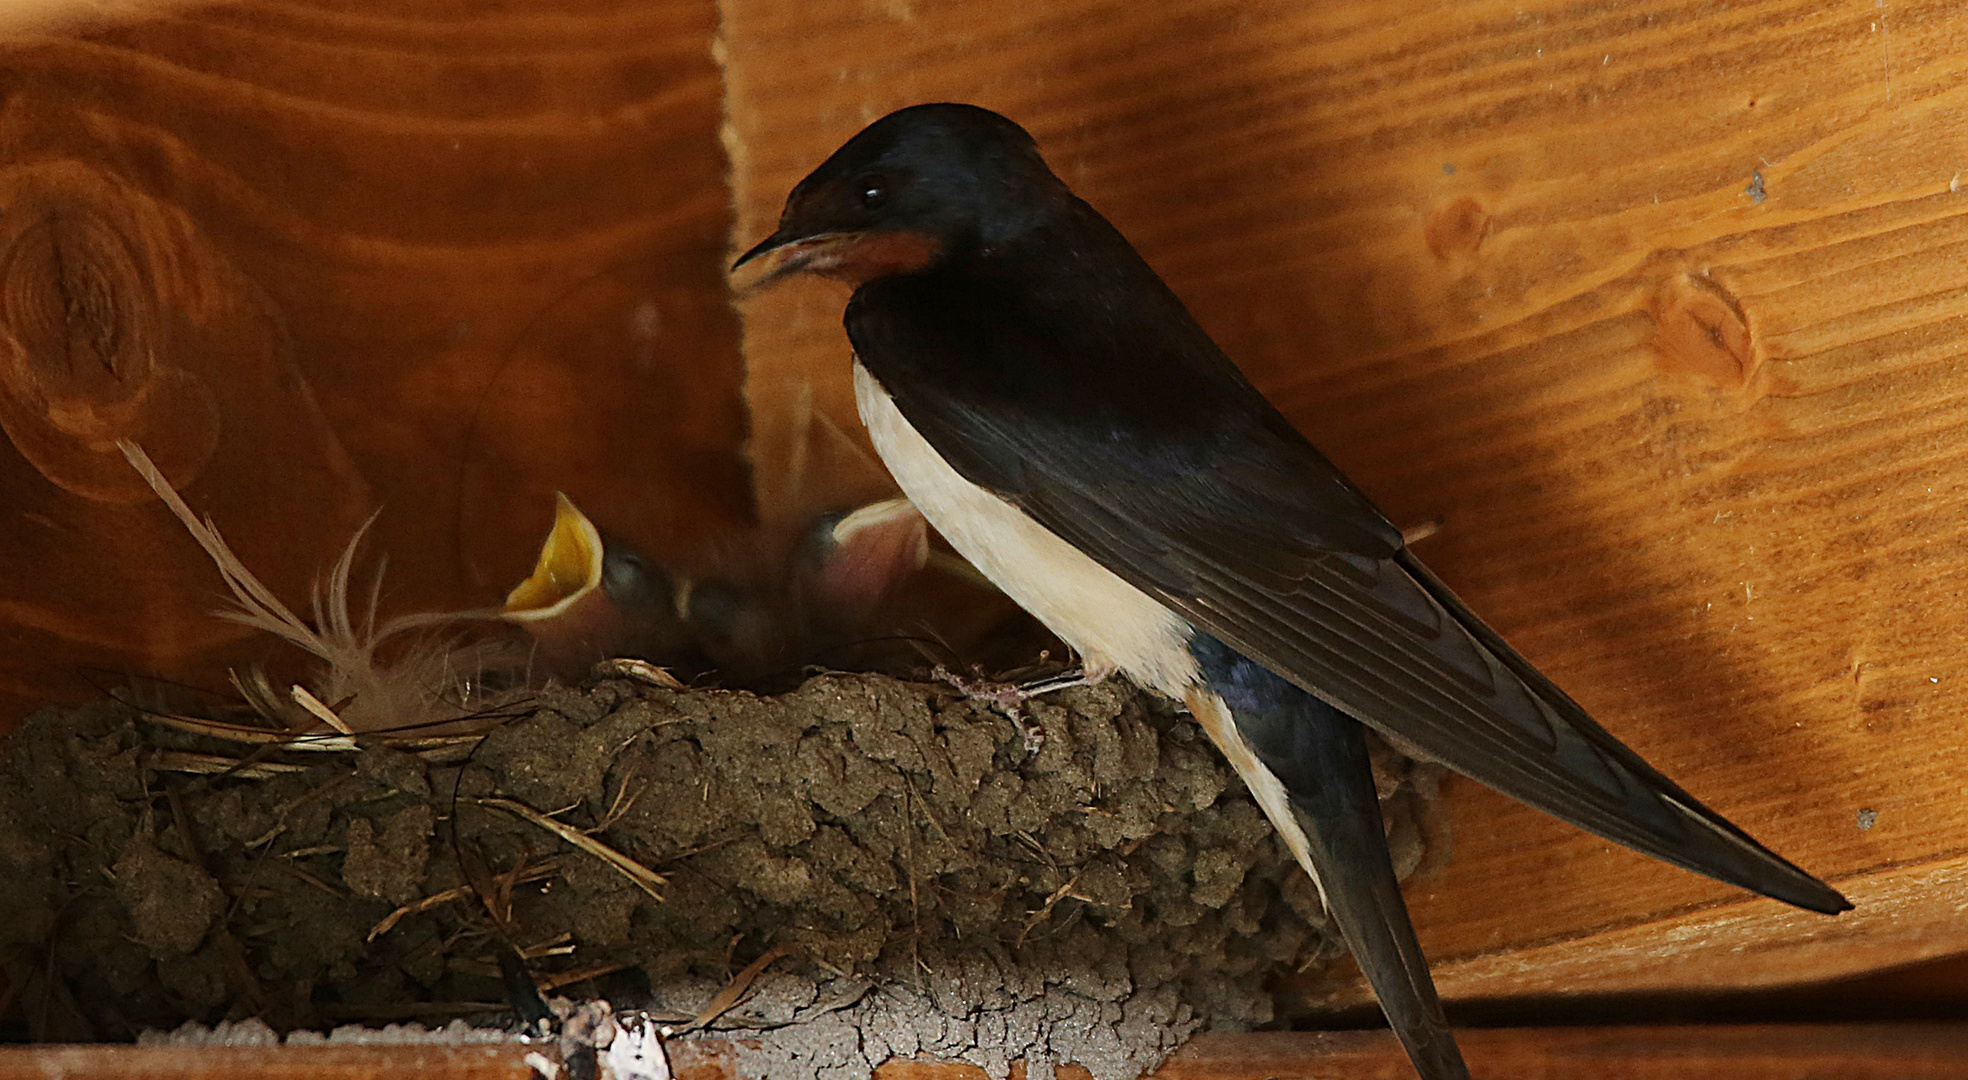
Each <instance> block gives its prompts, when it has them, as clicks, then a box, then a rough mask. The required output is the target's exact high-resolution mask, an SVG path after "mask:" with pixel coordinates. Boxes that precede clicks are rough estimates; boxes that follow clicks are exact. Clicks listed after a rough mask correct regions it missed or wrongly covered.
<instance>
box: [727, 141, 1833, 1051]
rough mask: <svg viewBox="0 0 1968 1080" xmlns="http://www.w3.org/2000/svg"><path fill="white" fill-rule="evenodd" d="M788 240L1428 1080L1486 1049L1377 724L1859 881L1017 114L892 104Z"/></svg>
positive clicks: (876, 390)
mask: <svg viewBox="0 0 1968 1080" xmlns="http://www.w3.org/2000/svg"><path fill="white" fill-rule="evenodd" d="M769 253H770V254H773V255H775V257H776V258H775V261H776V265H775V266H773V267H772V269H771V270H770V271H769V273H767V274H766V275H765V277H764V278H763V279H761V281H760V284H763V283H765V282H767V281H771V280H777V279H778V278H782V277H785V276H787V275H789V274H792V273H798V272H802V271H804V272H812V273H818V274H822V275H826V276H829V277H833V278H837V279H841V280H844V281H846V282H848V283H850V284H852V285H853V286H854V287H855V288H854V295H853V298H852V299H851V300H849V301H848V305H847V314H846V325H847V335H848V339H849V341H850V342H851V343H852V344H853V347H854V353H855V363H854V387H855V393H856V397H857V401H858V404H859V408H860V412H861V418H862V420H863V421H864V422H865V423H866V424H867V427H868V433H869V436H870V437H871V439H872V441H873V443H874V445H875V449H876V450H877V451H878V452H879V453H880V454H881V457H882V460H883V461H884V462H885V463H886V464H887V465H888V468H889V470H890V472H892V473H893V474H894V477H895V480H896V482H897V483H898V484H899V485H900V486H901V488H902V490H903V491H904V492H905V493H907V494H908V496H909V498H910V499H911V500H912V501H913V502H914V503H915V504H916V506H918V507H920V508H921V510H922V512H923V514H924V515H925V516H926V517H927V518H928V519H929V521H930V523H931V524H933V525H935V526H936V528H937V529H938V530H939V531H941V532H942V534H943V535H944V537H945V538H946V539H948V540H949V542H950V543H951V544H952V545H953V546H954V547H955V548H956V549H957V550H958V551H959V552H961V553H962V554H963V555H964V556H966V557H967V558H969V559H970V560H971V561H972V562H973V563H975V564H976V565H977V567H978V568H979V569H980V570H982V571H983V572H984V573H985V574H986V575H987V576H988V577H990V579H991V580H992V581H994V582H995V583H996V584H997V585H998V587H999V588H1001V589H1002V590H1004V592H1005V593H1006V594H1008V595H1009V596H1011V597H1012V598H1013V599H1014V600H1016V601H1017V602H1018V603H1019V604H1021V605H1022V606H1023V607H1025V608H1026V609H1027V610H1028V611H1030V612H1031V613H1032V614H1033V615H1036V616H1037V617H1038V618H1039V620H1040V621H1042V622H1044V623H1045V624H1046V625H1047V626H1048V627H1049V628H1051V630H1052V631H1053V632H1054V633H1056V634H1057V635H1058V636H1059V637H1060V638H1061V639H1062V640H1063V641H1065V642H1066V643H1067V644H1068V645H1070V646H1072V647H1073V648H1074V649H1075V650H1077V651H1078V652H1079V653H1080V655H1081V657H1082V659H1083V660H1084V662H1085V664H1086V667H1087V668H1088V669H1089V671H1090V672H1092V673H1094V674H1100V673H1105V672H1112V671H1120V672H1123V673H1125V674H1126V675H1127V676H1128V677H1129V678H1130V679H1132V680H1133V681H1135V682H1136V683H1138V684H1140V685H1142V686H1144V687H1147V688H1149V689H1152V690H1154V691H1157V692H1159V693H1162V694H1165V695H1168V696H1169V697H1172V698H1175V699H1178V700H1181V701H1184V702H1186V703H1187V704H1188V706H1189V708H1190V710H1191V711H1192V712H1193V713H1194V714H1195V716H1196V718H1197V720H1199V721H1200V722H1201V723H1202V726H1203V727H1204V729H1205V730H1206V731H1207V732H1208V733H1209V736H1210V738H1211V739H1212V740H1214V742H1215V743H1216V745H1217V746H1218V748H1220V749H1221V750H1222V751H1223V754H1224V756H1225V757H1227V758H1228V759H1229V760H1230V762H1231V764H1232V765H1234V766H1235V767H1236V769H1237V772H1238V774H1239V775H1241V776H1242V777H1243V779H1244V782H1245V784H1246V785H1248V786H1249V788H1250V790H1251V793H1252V794H1253V795H1254V796H1255V797H1256V799H1257V801H1258V803H1259V804H1260V805H1261V806H1262V807H1263V808H1264V811H1265V813H1266V814H1267V815H1268V816H1269V817H1270V819H1271V822H1272V824H1273V825H1275V826H1276V827H1277V829H1278V831H1279V833H1281V834H1282V835H1283V838H1284V841H1285V845H1286V846H1287V847H1288V848H1289V849H1290V850H1291V852H1292V855H1293V856H1294V857H1295V858H1296V859H1297V861H1298V863H1299V864H1300V865H1301V866H1303V867H1304V868H1305V871H1306V872H1307V873H1308V874H1310V875H1311V876H1312V878H1313V880H1314V881H1315V882H1317V883H1318V885H1319V891H1320V894H1321V895H1322V896H1323V898H1324V899H1325V902H1326V907H1327V908H1328V910H1329V911H1330V912H1331V914H1332V916H1333V919H1334V921H1335V923H1336V924H1337V925H1338V927H1339V930H1340V933H1341V934H1342V935H1343V937H1344V938H1345V940H1346V941H1347V943H1348V944H1349V945H1350V946H1351V947H1352V950H1353V953H1354V955H1355V956H1356V957H1357V958H1358V959H1359V962H1360V966H1361V968H1362V969H1363V971H1364V972H1365V973H1366V976H1367V979H1368V981H1369V982H1370V983H1371V984H1372V985H1373V988H1374V992H1375V994H1376V995H1377V996H1378V997H1379V999H1380V1003H1381V1007H1382V1010H1383V1011H1384V1012H1385V1013H1386V1014H1387V1018H1388V1020H1389V1022H1390V1023H1391V1024H1392V1026H1393V1028H1394V1031H1395V1033H1396V1034H1397V1035H1398V1036H1399V1037H1400V1039H1401V1041H1402V1043H1403V1044H1404V1045H1405V1046H1406V1049H1407V1052H1408V1056H1409V1058H1410V1060H1412V1062H1413V1063H1414V1066H1415V1069H1416V1070H1417V1071H1418V1072H1419V1073H1420V1074H1421V1075H1422V1076H1423V1077H1425V1078H1427V1080H1448V1078H1453V1077H1466V1076H1467V1075H1468V1071H1467V1069H1466V1067H1465V1066H1464V1064H1463V1061H1462V1057H1461V1053H1460V1051H1458V1049H1457V1048H1456V1044H1455V1040H1454V1037H1453V1036H1452V1035H1451V1033H1450V1031H1449V1028H1448V1024H1447V1023H1446V1021H1445V1020H1444V1019H1443V1016H1442V1009H1441V1004H1440V1002H1439V1000H1438V999H1437V997H1436V993H1435V987H1434V983H1433V980H1432V979H1431V977H1430V975H1429V972H1428V965H1427V961H1426V960H1425V959H1424V958H1423V956H1422V954H1421V949H1420V947H1419V945H1418V944H1417V942H1416V940H1415V934H1414V928H1413V926H1412V925H1411V924H1410V922H1409V920H1408V914H1407V909H1406V905H1405V904H1404V903H1403V901H1402V899H1401V893H1400V891H1399V888H1398V886H1397V884H1396V881H1395V877H1394V869H1393V866H1392V865H1391V863H1390V860H1389V857H1388V851H1387V845H1386V841H1385V838H1384V834H1383V832H1382V827H1381V820H1380V810H1379V803H1378V801H1377V800H1376V798H1375V795H1374V787H1373V781H1372V776H1371V773H1370V771H1369V768H1368V764H1367V747H1366V742H1365V740H1364V738H1363V735H1364V733H1363V731H1362V727H1361V725H1363V724H1364V725H1366V726H1367V727H1371V728H1374V729H1375V730H1377V731H1380V732H1382V733H1383V734H1385V735H1386V736H1388V737H1389V739H1390V740H1392V741H1393V742H1394V743H1395V744H1396V745H1398V746H1401V747H1404V748H1412V749H1413V750H1414V751H1415V752H1417V753H1419V754H1420V755H1423V756H1426V757H1429V758H1432V759H1434V760H1437V761H1440V762H1442V763H1444V764H1446V765H1448V766H1449V767H1450V768H1452V769H1455V770H1456V771H1457V772H1460V773H1463V774H1464V775H1466V776H1469V777H1471V778H1473V779H1475V780H1477V781H1480V782H1482V783H1484V784H1487V785H1489V786H1490V787H1493V788H1495V789H1497V790H1499V791H1501V792H1503V793H1505V794H1507V795H1510V796H1512V797H1514V798H1517V799H1520V800H1522V801H1523V802H1526V803H1529V804H1530V805H1532V806H1535V807H1537V808H1538V809H1540V810H1543V811H1545V812H1546V813H1549V814H1552V815H1554V816H1556V817H1559V818H1562V819H1563V820H1565V821H1569V822H1571V823H1573V824H1575V825H1578V826H1579V827H1581V828H1584V829H1588V830H1590V831H1592V832H1595V833H1597V834H1599V835H1600V836H1603V837H1606V838H1607V839H1609V840H1613V841H1617V842H1618V843H1621V844H1625V845H1627V846H1628V847H1631V848H1634V849H1636V850H1638V851H1641V852H1644V853H1646V854H1648V855H1652V856H1654V857H1655V858H1659V859H1663V860H1665V861H1667V862H1671V863H1675V864H1677V865H1680V866H1684V867H1687V868H1688V869H1690V870H1694V871H1697V872H1699V873H1703V874H1707V875H1709V876H1711V877H1715V878H1718V879H1720V880H1722V881H1726V882H1729V883H1731V884H1735V885H1739V886H1742V887H1744V888H1748V889H1753V890H1755V891H1757V892H1760V893H1763V894H1765V895H1767V896H1772V897H1775V898H1777V899H1779V900H1783V901H1786V902H1788V903H1791V904H1795V905H1797V906H1799V907H1804V908H1809V909H1811V910H1813V911H1821V912H1826V913H1835V912H1838V911H1841V910H1844V909H1846V908H1848V907H1850V906H1851V905H1850V904H1848V903H1847V902H1846V900H1845V898H1844V897H1842V896H1840V895H1839V894H1838V893H1837V892H1835V891H1834V890H1832V889H1831V888H1830V887H1829V886H1827V885H1825V884H1824V883H1823V882H1821V881H1819V880H1817V879H1816V878H1814V877H1812V876H1811V875H1809V874H1807V873H1805V872H1804V871H1802V870H1800V869H1798V868H1797V867H1796V866H1793V865H1792V864H1790V863H1789V862H1786V861H1785V860H1784V859H1782V858H1780V857H1779V856H1777V855H1776V854H1774V853H1773V852H1771V851H1770V850H1769V849H1767V848H1765V847H1764V846H1763V845H1761V844H1759V843H1757V842H1756V840H1754V839H1752V838H1751V837H1750V836H1749V835H1748V834H1747V833H1745V832H1744V831H1743V830H1741V829H1739V828H1737V827H1736V826H1734V825H1732V824H1730V823H1729V822H1728V821H1727V820H1726V819H1724V818H1723V817H1722V816H1721V815H1719V814H1717V813H1716V812H1715V811H1713V810H1710V809H1709V808H1708V807H1706V806H1704V805H1702V803H1701V802H1700V801H1699V800H1697V799H1696V798H1695V797H1694V796H1692V795H1690V794H1688V793H1687V792H1686V791H1684V790H1682V789H1681V788H1680V787H1679V786H1677V785H1676V784H1675V783H1674V782H1673V781H1671V780H1669V779H1668V778H1667V777H1666V776H1663V775H1662V774H1661V773H1660V772H1659V771H1657V770H1656V769H1654V768H1653V767H1652V766H1650V765H1648V764H1647V763H1646V762H1645V761H1644V760H1642V759H1641V757H1640V756H1639V755H1638V754H1636V753H1634V752H1633V751H1632V750H1630V749H1628V748H1627V747H1626V746H1625V745H1623V744H1622V743H1621V742H1620V741H1619V740H1618V739H1616V738H1614V737H1613V736H1612V735H1611V734H1609V733H1608V732H1607V731H1606V730H1605V729H1604V728H1602V727H1600V726H1599V725H1598V724H1597V723H1595V722H1594V721H1593V719H1592V718H1591V717H1590V716H1588V715H1587V714H1586V712H1585V710H1584V709H1582V708H1580V707H1579V706H1578V704H1577V703H1576V702H1574V701H1573V700H1572V699H1571V698H1570V697H1569V696H1567V695H1566V694H1565V692H1564V691H1563V690H1560V689H1559V688H1558V687H1557V686H1556V685H1554V684H1553V683H1552V682H1551V680H1549V679H1547V678H1545V677H1544V676H1543V675H1542V674H1540V673H1539V672H1538V671H1537V669H1536V668H1534V667H1532V666H1531V664H1530V662H1529V661H1528V660H1526V659H1524V657H1522V656H1521V655H1519V654H1518V653H1517V651H1516V650H1514V649H1512V648H1511V647H1510V646H1509V645H1508V644H1506V643H1505V642H1504V640H1503V638H1502V637H1500V636H1499V635H1498V634H1497V633H1496V632H1495V631H1494V630H1491V629H1490V628H1489V627H1488V626H1486V625H1484V623H1483V622H1482V620H1481V619H1478V618H1477V617H1476V616H1475V614H1474V613H1472V612H1471V611H1470V610H1469V608H1468V607H1466V606H1465V605H1464V604H1463V603H1462V601H1460V600H1458V599H1457V598H1456V597H1455V595H1454V594H1453V593H1451V592H1450V591H1449V589H1448V588H1447V587H1446V586H1445V585H1443V584H1442V582H1441V581H1440V580H1439V579H1437V578H1436V577H1435V575H1434V574H1432V573H1430V572H1429V571H1428V570H1427V568H1426V567H1424V566H1422V565H1421V563H1420V562H1419V561H1417V560H1416V559H1415V557H1414V555H1413V554H1412V553H1411V552H1410V551H1409V550H1408V549H1407V546H1406V545H1405V544H1404V543H1403V541H1402V537H1401V533H1400V531H1399V530H1397V529H1396V528H1394V526H1393V525H1391V524H1389V522H1388V520H1387V518H1386V517H1385V516H1384V515H1382V514H1381V512H1380V511H1379V510H1378V509H1377V508H1375V506H1374V504H1373V503H1372V502H1371V501H1370V500H1368V498H1367V497H1366V496H1365V495H1364V494H1362V493H1361V491H1360V490H1359V489H1358V488H1357V487H1355V486H1354V485H1353V484H1352V482H1350V481H1349V480H1348V479H1347V478H1346V477H1345V476H1344V475H1343V474H1342V473H1341V472H1340V471H1339V470H1338V469H1337V468H1335V467H1334V466H1333V464H1332V463H1331V462H1330V461H1327V460H1326V458H1325V456H1324V455H1322V454H1321V453H1320V452H1319V451H1318V450H1317V449H1315V448H1314V447H1313V446H1312V444H1311V443H1309V442H1308V441H1306V439H1305V438H1304V437H1303V436H1301V435H1300V434H1299V433H1298V431H1297V430H1295V429H1294V428H1293V427H1292V425H1291V424H1290V423H1289V422H1288V421H1287V420H1286V419H1285V418H1284V416H1283V415H1281V414H1280V413H1279V412H1278V411H1277V410H1276V409H1275V408H1273V407H1272V406H1271V404H1270V403H1269V402H1268V401H1266V400H1265V398H1264V397H1263V396H1262V395H1261V394H1260V393H1259V392H1258V391H1257V389H1256V388H1255V387H1253V386H1252V385H1251V384H1250V382H1249V381H1248V380H1247V379H1245V377H1244V376H1243V374H1242V373H1241V372H1240V371H1238V369H1237V367H1236V366H1235V365H1234V364H1233V363H1231V361H1230V360H1229V359H1228V358H1226V357H1225V356H1224V354H1223V352H1222V351H1221V350H1219V349H1218V348H1217V347H1216V344H1215V343H1214V342H1212V341H1211V340H1210V338H1209V335H1208V334H1206V333H1204V331H1203V329H1202V328H1201V327H1200V326H1198V325H1197V323H1196V321H1195V320H1194V319H1193V318H1192V317H1191V316H1190V314H1189V312H1188V311H1187V310H1186V309H1185V308H1184V307H1183V305H1182V302H1181V300H1179V299H1177V297H1176V295H1175V294H1174V293H1173V292H1172V291H1170V289H1169V288H1168V286H1167V285H1166V284H1164V283H1163V282H1162V279H1161V278H1160V277H1158V276H1156V274H1155V272H1154V271H1153V270H1151V269H1150V268H1149V267H1148V264H1147V263H1146V262H1144V261H1143V260H1142V258H1141V256H1140V255H1139V254H1137V253H1136V252H1135V250H1134V248H1133V247H1132V246H1130V245H1129V244H1128V242H1127V240H1126V239H1124V238H1123V237H1122V236H1121V234H1120V233H1119V232H1118V231H1117V230H1115V228H1114V227H1113V226H1112V225H1110V224H1108V222H1107V221H1106V219H1105V218H1102V217H1101V216H1100V214H1099V213H1097V212H1096V211H1095V210H1094V209H1093V208H1092V207H1091V206H1089V205H1087V204H1086V203H1085V202H1083V201H1081V200H1080V199H1079V198H1077V197H1075V196H1074V195H1073V193H1072V192H1071V191H1070V190H1068V189H1067V187H1066V185H1065V183H1063V182H1062V181H1061V180H1060V179H1059V178H1058V177H1057V176H1055V175H1053V173H1052V171H1051V170H1050V169H1049V168H1047V166H1046V163H1045V161H1044V160H1043V158H1041V156H1040V154H1039V149H1038V146H1037V144H1036V143H1034V141H1033V140H1032V138H1031V136H1030V135H1028V134H1026V132H1025V131H1024V130H1023V129H1022V128H1020V127H1019V126H1018V125H1017V124H1014V123H1012V122H1011V121H1010V120H1007V119H1005V118H1004V117H1002V116H999V115H997V114H996V113H993V112H990V111H988V110H985V109H981V108H977V107H975V106H969V105H951V104H937V105H918V106H915V107H913V108H908V109H903V110H901V111H899V112H895V113H892V114H890V115H889V116H887V117H884V118H883V119H881V120H879V121H876V122H875V123H874V124H872V125H870V126H869V127H868V128H867V129H866V130H864V131H862V132H861V133H860V134H858V135H856V136H854V138H852V139H850V140H848V142H847V143H846V144H845V145H844V146H842V147H841V148H840V149H839V150H838V151H836V152H835V153H834V154H833V156H832V157H829V158H828V159H827V160H826V161H825V162H824V163H823V164H822V165H821V166H820V167H819V168H817V169H815V170H814V171H813V173H812V175H810V176H808V177H807V178H806V179H804V180H802V181H801V182H800V183H799V185H798V186H797V187H795V188H794V189H793V191H792V194H791V195H790V196H789V197H788V198H787V200H786V207H785V211H784V213H783V215H782V216H781V217H780V220H779V227H778V229H777V231H775V232H774V233H773V234H772V235H771V236H769V237H767V238H766V239H765V240H764V241H763V242H761V243H760V244H759V245H758V246H757V247H755V248H753V249H752V250H750V251H748V252H746V253H745V254H744V256H743V257H741V258H740V259H739V260H738V263H737V264H736V265H737V266H742V265H744V264H746V263H749V262H752V261H753V260H757V259H760V258H762V257H764V256H766V255H768V254H769ZM734 269H736V266H734Z"/></svg>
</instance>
